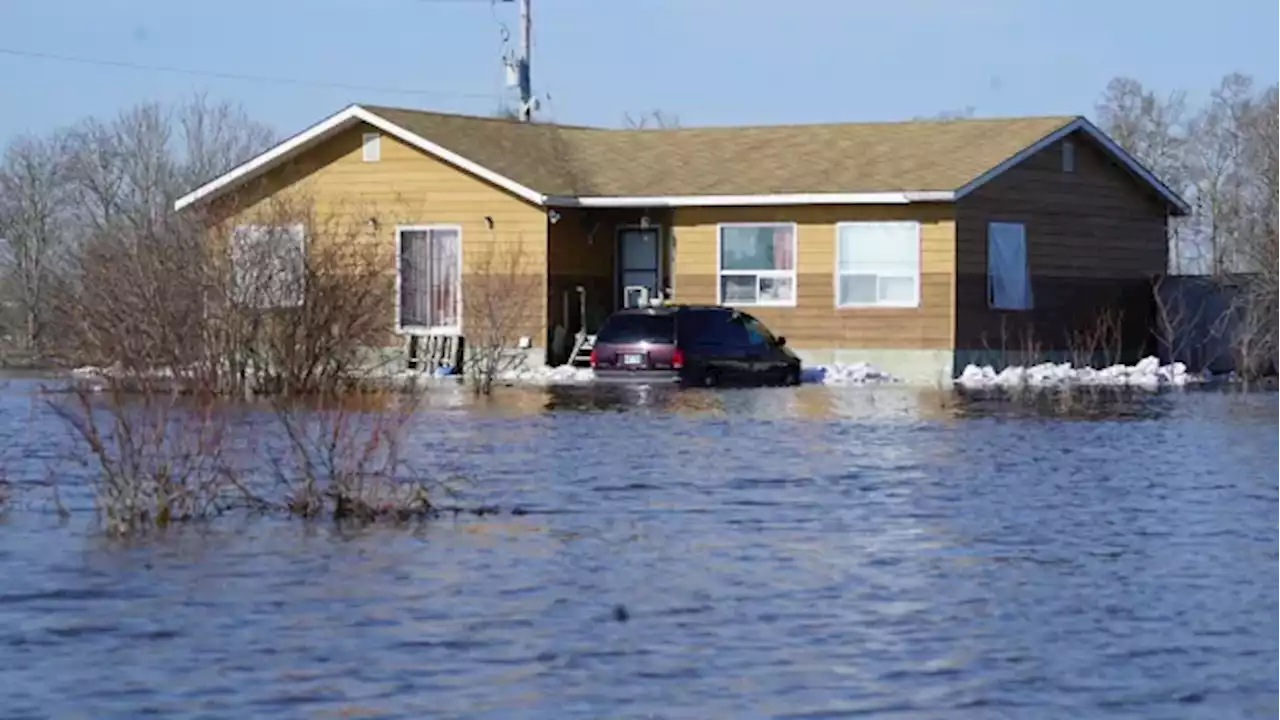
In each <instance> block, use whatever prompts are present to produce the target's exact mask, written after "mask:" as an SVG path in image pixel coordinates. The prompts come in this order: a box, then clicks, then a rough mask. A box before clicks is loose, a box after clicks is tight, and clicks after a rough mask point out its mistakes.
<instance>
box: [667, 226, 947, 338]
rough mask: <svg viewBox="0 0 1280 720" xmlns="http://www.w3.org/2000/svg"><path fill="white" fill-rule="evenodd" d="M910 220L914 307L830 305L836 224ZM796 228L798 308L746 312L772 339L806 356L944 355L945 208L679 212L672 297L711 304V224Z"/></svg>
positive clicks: (832, 300) (713, 230)
mask: <svg viewBox="0 0 1280 720" xmlns="http://www.w3.org/2000/svg"><path fill="white" fill-rule="evenodd" d="M870 220H916V221H918V222H919V223H920V276H921V277H920V280H921V285H920V306H919V307H916V308H844V309H837V308H836V306H835V267H836V224H837V223H840V222H849V221H870ZM726 222H795V223H796V225H797V236H796V237H797V258H796V306H795V307H787V308H766V307H761V308H746V307H744V309H746V310H748V311H749V312H750V313H751V314H752V315H755V316H757V317H759V318H760V319H761V320H762V321H763V322H764V323H765V324H766V325H768V326H769V328H770V329H771V330H773V332H774V333H775V334H778V335H785V336H786V338H787V342H788V344H790V345H793V346H795V347H796V348H800V349H806V348H812V349H842V348H849V349H856V348H878V349H950V348H951V347H952V344H951V343H952V339H951V331H952V327H953V319H952V297H953V293H954V287H953V283H952V278H953V271H954V268H955V223H954V220H953V214H952V208H951V206H950V205H864V206H854V205H841V206H834V205H832V206H827V205H820V206H781V207H762V208H677V209H676V210H675V211H674V220H673V225H674V228H675V236H676V237H675V244H676V247H675V255H676V262H675V275H676V277H675V297H676V300H678V301H679V302H685V303H708V304H710V303H715V302H716V271H717V268H718V258H717V257H716V247H717V242H716V240H717V238H716V233H717V224H718V223H726Z"/></svg>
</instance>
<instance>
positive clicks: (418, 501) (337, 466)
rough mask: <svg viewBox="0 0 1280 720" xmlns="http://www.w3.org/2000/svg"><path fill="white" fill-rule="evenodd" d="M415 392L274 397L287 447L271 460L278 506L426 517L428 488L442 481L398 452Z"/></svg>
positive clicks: (336, 515)
mask: <svg viewBox="0 0 1280 720" xmlns="http://www.w3.org/2000/svg"><path fill="white" fill-rule="evenodd" d="M419 398H420V396H418V395H417V394H414V393H404V392H401V393H389V392H386V391H368V390H365V391H353V392H349V393H345V394H343V395H342V396H327V397H313V398H310V399H309V400H307V401H305V402H290V401H288V400H286V399H283V398H277V399H275V400H274V401H273V407H274V410H275V416H276V418H277V420H278V421H279V425H280V426H281V427H282V428H283V430H284V434H285V437H286V439H287V446H288V447H287V452H286V454H285V459H284V460H281V461H277V462H276V463H275V472H276V478H277V482H278V484H279V485H280V486H281V488H283V491H284V499H283V502H282V504H283V506H284V507H285V508H286V509H287V510H288V512H289V513H291V514H293V515H296V516H299V517H303V518H318V517H326V516H327V517H331V518H332V519H334V520H338V521H348V520H349V521H357V522H375V521H382V520H390V521H406V520H411V519H414V518H423V517H427V516H430V515H431V514H432V513H433V511H434V506H433V504H432V502H431V494H432V491H433V490H435V489H438V488H441V487H443V485H442V484H441V483H439V482H436V481H434V480H431V479H429V478H428V477H427V476H426V474H425V473H422V472H420V471H418V470H415V468H414V466H413V464H412V462H411V461H410V459H409V458H407V457H406V456H405V454H404V452H403V450H404V433H405V429H406V426H407V425H408V423H409V421H410V420H411V419H412V418H413V416H414V412H415V411H416V409H417V407H418V404H419Z"/></svg>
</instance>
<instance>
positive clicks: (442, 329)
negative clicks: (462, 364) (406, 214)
mask: <svg viewBox="0 0 1280 720" xmlns="http://www.w3.org/2000/svg"><path fill="white" fill-rule="evenodd" d="M396 252H397V258H396V265H397V268H396V269H397V280H398V284H399V299H400V302H399V310H398V313H397V314H398V317H397V318H396V325H397V327H398V328H399V329H400V330H402V331H405V330H410V331H417V332H426V333H431V334H439V335H450V334H454V335H456V334H458V333H460V332H461V330H462V230H461V229H459V228H457V227H444V226H416V227H401V228H397V229H396Z"/></svg>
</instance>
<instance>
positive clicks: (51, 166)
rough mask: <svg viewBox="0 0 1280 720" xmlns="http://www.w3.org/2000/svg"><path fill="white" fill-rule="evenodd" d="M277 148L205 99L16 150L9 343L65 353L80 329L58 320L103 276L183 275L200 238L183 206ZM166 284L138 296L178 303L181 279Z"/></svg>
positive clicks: (6, 308)
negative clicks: (159, 266) (147, 269)
mask: <svg viewBox="0 0 1280 720" xmlns="http://www.w3.org/2000/svg"><path fill="white" fill-rule="evenodd" d="M273 140H274V133H273V132H272V131H271V130H270V129H269V128H267V127H266V126H265V125H262V124H260V123H257V122H255V121H253V120H251V119H250V118H249V117H248V116H247V115H246V114H245V112H244V111H243V110H241V109H240V108H238V107H237V106H235V105H232V104H230V103H214V102H211V101H209V100H208V99H206V98H205V97H203V96H196V97H193V98H192V99H190V100H189V101H187V102H184V103H180V104H177V105H175V106H166V105H162V104H159V103H148V104H144V105H139V106H137V107H134V108H131V109H128V110H126V111H124V112H122V113H121V114H120V115H118V116H117V117H115V118H113V119H110V120H100V119H97V118H89V119H86V120H83V121H81V122H79V123H77V124H75V125H73V126H71V127H68V128H62V129H58V130H55V131H53V132H51V133H49V134H47V135H44V136H33V135H26V136H21V137H18V138H15V139H14V140H12V141H11V142H10V143H9V144H8V147H7V148H6V150H5V152H4V155H3V160H2V161H0V240H2V241H3V242H0V250H2V251H3V255H2V256H0V289H2V290H0V340H3V341H7V342H5V343H4V344H7V345H9V346H11V347H16V348H18V349H20V350H22V351H24V352H26V353H28V354H38V355H45V354H48V353H50V352H55V351H58V350H60V349H62V348H60V342H59V340H61V339H62V338H58V337H57V335H58V331H59V330H66V329H67V328H65V327H64V328H56V326H57V325H65V324H66V323H68V322H71V323H74V322H75V321H76V319H75V318H68V317H65V316H64V317H59V310H60V309H62V310H68V309H70V308H67V307H66V305H67V301H68V294H69V293H71V292H72V290H73V289H77V288H78V289H83V283H84V281H86V280H87V279H88V278H89V277H91V276H93V275H94V274H95V273H96V274H98V275H101V274H102V273H103V272H111V273H118V275H119V279H120V280H121V281H123V282H121V283H118V284H121V285H123V284H124V282H128V281H129V280H142V279H144V278H138V277H132V278H130V277H129V274H130V272H134V274H135V275H136V274H137V273H136V271H138V270H139V269H140V268H139V267H138V264H139V262H140V261H142V260H144V259H148V260H152V261H168V260H171V261H173V265H174V268H173V269H175V270H181V265H182V263H181V261H180V260H179V256H183V255H185V254H186V253H190V252H194V251H196V250H197V248H196V247H194V246H192V244H193V243H198V242H199V236H198V235H197V234H196V233H194V232H192V230H193V228H191V227H188V226H189V225H190V222H189V221H186V220H184V219H183V218H180V217H178V216H177V215H176V214H175V213H174V212H173V202H174V201H175V200H176V199H177V198H178V197H179V196H180V195H181V194H182V193H184V192H186V191H187V190H189V189H190V188H191V187H194V186H195V185H196V184H198V183H200V182H204V181H206V180H208V179H210V178H212V177H214V176H216V175H217V174H218V173H220V172H223V171H225V170H226V169H228V168H230V167H232V166H233V165H235V164H236V163H238V162H241V161H242V160H244V159H245V158H247V157H249V156H251V155H253V154H254V153H256V152H260V151H261V150H263V149H265V148H266V147H268V146H269V145H270V144H271V142H272V141H273ZM156 255H164V256H166V257H165V258H164V260H161V258H158V257H154V256H156ZM162 279H163V278H162V277H161V276H158V275H156V274H155V273H151V274H149V275H148V276H147V277H146V278H145V280H148V281H150V283H144V284H143V285H142V286H136V287H135V288H134V289H135V290H136V291H137V292H139V293H142V294H143V295H145V297H144V298H142V300H143V301H145V302H150V303H159V304H163V303H167V302H170V301H172V300H173V298H172V297H170V295H171V294H172V293H171V292H168V291H172V290H174V289H175V288H174V287H173V286H174V285H177V284H178V283H179V282H180V280H181V276H179V277H176V278H171V280H172V281H171V282H164V283H161V285H164V286H168V287H164V286H157V285H156V283H157V282H158V281H160V280H162ZM102 329H103V330H106V329H107V328H102Z"/></svg>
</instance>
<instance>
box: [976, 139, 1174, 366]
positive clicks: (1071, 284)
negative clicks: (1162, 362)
mask: <svg viewBox="0 0 1280 720" xmlns="http://www.w3.org/2000/svg"><path fill="white" fill-rule="evenodd" d="M1070 140H1071V142H1072V143H1073V144H1074V145H1075V169H1074V171H1073V172H1065V171H1064V170H1063V159H1062V158H1063V155H1062V153H1063V150H1062V142H1058V143H1054V144H1053V145H1051V146H1049V147H1047V148H1045V149H1044V150H1042V151H1040V152H1039V153H1037V154H1035V155H1033V156H1032V157H1030V158H1027V159H1026V160H1025V161H1023V162H1022V163H1021V164H1020V165H1018V166H1017V167H1014V168H1011V169H1009V170H1008V171H1007V172H1005V173H1004V174H1003V175H1001V176H1000V177H998V178H996V179H995V180H992V181H991V182H990V183H988V184H987V185H984V186H983V187H981V188H979V189H978V190H976V191H975V192H974V193H973V194H972V195H970V196H968V197H965V198H963V199H961V200H960V202H959V203H957V208H956V209H957V219H958V224H957V236H956V245H957V254H958V264H957V277H956V301H957V302H956V308H957V318H956V322H957V324H956V340H957V347H958V348H962V349H973V350H983V349H988V348H997V347H1000V346H1001V345H1002V344H1003V346H1004V347H1006V348H1009V347H1024V346H1028V345H1037V346H1040V347H1041V348H1042V349H1044V350H1054V349H1066V346H1067V345H1068V344H1069V343H1068V336H1069V335H1071V334H1072V333H1073V332H1076V331H1084V330H1087V329H1090V327H1091V326H1092V325H1094V324H1095V323H1096V321H1097V318H1098V315H1099V313H1100V312H1107V311H1111V312H1121V311H1122V312H1123V313H1124V314H1125V318H1126V320H1127V321H1128V324H1129V328H1127V331H1128V336H1129V337H1128V342H1127V343H1126V345H1128V346H1131V347H1133V349H1134V352H1138V351H1139V350H1140V346H1141V345H1142V343H1144V342H1145V341H1146V336H1145V333H1146V328H1147V326H1148V321H1149V317H1148V315H1149V313H1150V311H1151V308H1150V301H1151V290H1150V285H1149V278H1150V277H1151V276H1152V275H1156V274H1160V273H1163V272H1165V267H1166V263H1167V257H1168V241H1167V239H1166V232H1165V230H1166V208H1165V206H1164V205H1163V203H1162V202H1161V201H1160V200H1159V199H1158V198H1157V196H1156V193H1155V191H1154V190H1152V189H1151V188H1148V187H1146V186H1145V185H1144V184H1142V183H1141V182H1140V181H1139V180H1137V179H1136V178H1134V177H1133V176H1132V175H1130V174H1129V173H1128V172H1127V171H1126V170H1125V169H1123V168H1122V167H1121V166H1120V165H1119V164H1118V163H1117V161H1115V160H1113V159H1112V158H1111V157H1110V156H1109V155H1108V154H1106V153H1105V152H1104V151H1103V150H1102V149H1101V148H1099V147H1097V146H1096V145H1095V144H1094V142H1093V141H1092V140H1090V139H1089V138H1088V137H1087V136H1085V135H1083V134H1081V133H1076V134H1075V135H1074V136H1073V137H1071V138H1070ZM992 221H1002V222H1018V223H1023V224H1024V226H1025V228H1026V238H1027V257H1028V266H1029V269H1030V273H1031V287H1032V293H1033V303H1034V306H1033V308H1032V310H1030V311H1002V310H992V309H990V308H989V307H988V300H987V223H989V222H992Z"/></svg>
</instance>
